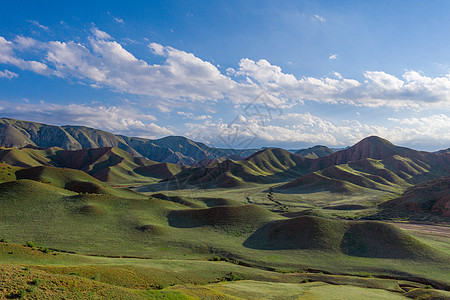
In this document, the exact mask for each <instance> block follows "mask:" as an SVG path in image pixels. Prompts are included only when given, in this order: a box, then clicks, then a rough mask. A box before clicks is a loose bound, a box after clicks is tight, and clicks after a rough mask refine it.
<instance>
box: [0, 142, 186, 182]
mask: <svg viewBox="0 0 450 300" xmlns="http://www.w3.org/2000/svg"><path fill="white" fill-rule="evenodd" d="M0 160H1V161H3V162H5V163H7V164H8V165H11V166H16V167H23V168H29V167H37V166H53V167H59V168H70V169H76V170H81V171H84V172H86V173H87V174H89V175H91V176H93V177H95V178H97V179H99V180H101V181H105V182H114V183H121V184H124V183H136V182H148V183H152V182H156V181H159V180H160V179H162V178H167V177H170V176H173V175H175V174H176V173H178V172H180V171H181V170H182V169H183V167H182V166H179V165H176V164H171V163H158V162H155V161H151V160H148V159H146V158H142V157H135V156H132V155H131V154H129V153H128V152H126V151H124V150H121V149H119V148H115V147H104V148H91V149H81V150H63V149H61V148H57V147H52V148H40V147H35V146H27V147H24V148H0Z"/></svg>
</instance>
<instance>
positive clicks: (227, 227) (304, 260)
mask: <svg viewBox="0 0 450 300" xmlns="http://www.w3.org/2000/svg"><path fill="white" fill-rule="evenodd" d="M161 198H162V197H160V198H153V197H142V196H141V197H139V198H138V197H135V198H132V197H128V198H125V197H119V196H117V195H111V194H97V193H91V194H79V193H76V192H73V191H70V190H68V189H64V188H61V187H57V186H55V185H50V184H47V183H42V182H38V181H34V180H28V179H22V180H17V181H12V182H6V183H3V184H0V220H1V222H0V232H1V235H2V238H5V239H8V240H10V241H13V242H17V243H25V242H27V241H33V242H35V243H38V244H39V245H41V246H43V247H46V248H55V249H61V250H67V251H75V252H79V253H84V254H95V255H104V256H105V255H106V256H117V257H120V256H128V257H142V258H144V257H145V258H160V259H161V258H166V259H180V258H195V259H208V258H211V257H213V256H217V257H220V258H227V259H231V260H236V261H242V262H244V263H245V264H249V265H252V266H259V267H263V268H294V269H297V270H302V269H308V268H316V269H322V270H324V271H328V272H333V273H334V272H337V273H342V272H350V273H351V272H360V271H366V272H369V271H370V272H373V273H378V274H391V275H392V274H398V272H400V273H402V274H405V276H417V277H423V278H429V279H430V280H434V281H444V282H446V281H450V279H446V278H445V276H443V274H445V272H446V271H445V269H446V266H447V264H448V262H449V258H448V255H446V254H444V253H441V252H439V251H435V250H434V249H432V248H430V247H428V246H425V245H424V244H422V243H421V242H419V241H417V240H415V239H413V238H411V237H410V236H408V235H407V234H405V233H403V232H400V231H398V230H397V229H396V228H395V227H393V226H389V225H385V224H382V223H376V222H367V223H359V222H356V223H352V222H347V221H342V220H329V219H326V218H319V217H299V218H296V219H288V218H286V217H282V216H280V215H278V214H275V213H272V212H270V211H267V210H265V209H263V208H262V207H259V206H255V205H239V204H238V203H236V202H232V201H223V200H218V199H217V198H216V199H207V198H205V197H203V198H198V199H195V200H194V202H193V203H198V204H199V207H198V208H192V207H191V206H189V205H185V204H188V203H185V204H182V203H179V202H175V201H173V199H168V200H164V199H161ZM219 199H220V198H219ZM201 203H203V207H202V205H201ZM214 203H216V204H214ZM19 223H20V226H17V225H18V224H19ZM301 228H304V230H300V229H301ZM338 228H340V229H339V230H337V229H338ZM381 233H383V234H384V235H383V234H381ZM380 234H381V236H380ZM383 236H389V237H393V239H394V241H395V242H394V243H393V244H392V243H391V239H383V238H382V237H383ZM302 243H306V244H308V245H317V246H318V247H315V248H310V247H309V248H308V247H303V246H302V245H303V244H302ZM346 243H347V244H346ZM375 246H376V247H375ZM383 247H385V248H387V249H390V251H389V252H384V253H383V252H382V251H381V250H380V249H382V248H383ZM377 249H378V250H377ZM386 253H387V254H389V255H387V254H386ZM397 258H401V259H400V260H398V259H397ZM331 262H332V263H331ZM405 262H407V263H405Z"/></svg>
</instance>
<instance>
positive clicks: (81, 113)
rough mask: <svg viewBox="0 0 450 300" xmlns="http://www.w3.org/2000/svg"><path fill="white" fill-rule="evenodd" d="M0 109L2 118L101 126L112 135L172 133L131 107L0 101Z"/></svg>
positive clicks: (152, 117)
mask: <svg viewBox="0 0 450 300" xmlns="http://www.w3.org/2000/svg"><path fill="white" fill-rule="evenodd" d="M0 112H1V114H2V115H3V116H5V117H11V118H17V119H24V120H31V121H36V122H43V123H46V122H48V121H49V120H52V124H56V125H82V126H89V127H93V128H97V129H103V130H106V131H110V132H113V133H116V134H123V135H133V136H139V137H144V138H156V137H162V136H167V135H171V134H173V131H171V130H170V129H167V128H165V127H162V126H159V125H157V124H155V123H154V122H153V121H155V120H156V118H155V117H154V116H152V115H148V114H142V113H140V112H138V111H136V110H133V109H127V108H123V107H117V106H110V107H107V106H104V105H99V106H87V105H79V104H69V105H59V104H50V103H45V102H41V103H40V104H29V103H27V104H24V103H20V104H14V103H9V102H0Z"/></svg>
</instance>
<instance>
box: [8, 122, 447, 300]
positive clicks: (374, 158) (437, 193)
mask: <svg viewBox="0 0 450 300" xmlns="http://www.w3.org/2000/svg"><path fill="white" fill-rule="evenodd" d="M11 130H12V129H11ZM54 130H56V129H54ZM82 132H84V130H81V129H80V130H79V131H77V130H75V129H73V130H72V131H71V134H79V135H81V134H82ZM86 137H89V135H86ZM183 141H184V140H179V142H180V143H184V142H183ZM69 142H70V140H69ZM370 143H372V144H370ZM69 144H70V143H69ZM369 144H370V145H369ZM74 145H75V144H74ZM180 145H181V144H180ZM186 146H187V145H186ZM191 146H192V147H195V146H194V145H191ZM173 147H177V146H176V145H173ZM189 147H190V146H189ZM374 149H375V150H374ZM405 149H406V148H401V147H397V146H394V145H392V144H390V143H388V142H386V141H382V140H378V139H373V138H372V139H369V140H365V141H363V142H361V143H358V144H357V145H355V146H354V147H351V148H349V149H348V151H347V150H345V151H346V152H341V153H338V154H335V153H332V154H329V155H328V156H323V157H321V158H317V159H309V158H304V157H300V156H298V155H294V154H291V153H289V152H287V151H285V150H282V149H264V150H261V151H259V152H257V153H255V154H253V155H251V156H250V157H249V158H247V159H246V160H244V161H234V160H229V159H225V160H214V161H210V162H208V163H207V164H206V167H202V166H200V165H199V166H198V167H190V168H188V167H182V166H179V165H174V164H169V163H156V162H153V161H150V160H147V159H144V158H137V157H133V156H131V155H130V154H129V153H128V152H126V151H124V150H121V149H118V148H98V149H81V150H74V151H67V150H62V149H60V148H47V149H42V148H37V147H27V148H22V149H15V148H8V149H0V152H1V153H0V154H1V155H0V156H1V157H2V159H3V160H4V161H5V162H6V163H8V164H6V163H3V164H1V165H0V233H1V239H0V298H1V297H9V298H14V297H15V298H49V297H66V298H96V297H99V298H111V299H154V298H162V299H164V298H169V299H188V298H189V297H193V298H195V297H199V298H219V299H220V298H233V297H235V298H249V297H255V298H258V297H262V296H263V295H265V294H266V293H270V295H272V296H273V297H275V298H277V297H278V298H286V297H293V296H294V295H297V296H298V295H300V296H302V295H303V296H305V297H318V298H326V296H327V295H329V294H330V293H331V290H332V289H333V293H336V295H346V296H348V295H351V297H355V298H367V297H369V298H370V297H374V298H381V299H383V298H386V299H388V298H389V299H391V298H393V299H395V298H396V297H403V296H408V297H411V298H417V299H419V298H421V297H443V298H445V297H447V296H448V292H446V291H445V290H449V289H450V277H449V274H448V265H449V263H450V247H449V246H448V245H449V240H448V239H449V238H450V235H448V234H447V233H445V230H439V229H436V228H427V227H420V226H425V225H417V226H419V227H415V228H414V229H411V228H409V227H405V225H404V224H399V225H398V226H397V225H395V224H389V223H384V222H374V221H367V220H363V219H370V218H378V219H383V220H385V219H388V217H386V216H387V215H386V214H393V211H398V212H401V213H404V214H405V215H402V214H399V215H397V217H401V218H404V219H405V220H407V219H408V214H409V215H410V214H411V208H413V210H412V211H413V212H414V213H416V212H418V210H417V209H418V208H419V209H421V211H420V213H423V214H425V213H426V214H427V215H429V216H433V218H431V217H429V218H428V219H426V220H428V221H431V220H433V221H434V220H435V221H436V222H438V223H440V224H442V223H445V217H446V212H447V211H446V204H447V200H446V198H445V197H446V195H447V194H448V191H447V188H448V182H447V181H448V178H442V179H437V180H434V181H431V182H424V180H426V179H433V178H434V177H436V176H438V175H440V174H443V168H442V167H440V165H439V164H440V163H442V162H439V161H438V159H437V158H435V157H434V156H432V155H431V154H430V155H428V154H424V153H422V152H417V151H413V150H410V149H406V150H405ZM325 150H326V149H325ZM371 151H375V152H374V153H371ZM364 153H370V156H371V157H361V156H364V155H363V154H364ZM402 153H403V154H405V153H406V154H407V155H406V154H405V155H406V156H407V157H404V156H401V155H400V154H402ZM192 155H193V154H192ZM439 159H441V158H439ZM11 162H15V165H16V166H17V167H12V166H10V165H9V163H11ZM55 166H60V167H61V166H63V167H64V168H58V167H55ZM167 177H170V178H169V179H167ZM160 179H162V181H160ZM417 182H420V183H419V184H418V185H417ZM112 183H114V184H115V185H113V184H112ZM125 184H130V185H133V187H132V189H130V188H123V187H117V186H123V185H125ZM405 190H406V192H405V193H404V194H403V195H402V196H401V197H400V198H399V195H400V194H401V193H402V192H404V191H405ZM399 199H400V200H399ZM383 213H384V215H383ZM407 225H409V226H411V224H407ZM399 227H401V228H402V229H399ZM441 227H442V226H441ZM436 232H438V233H436ZM443 232H444V233H443ZM6 241H9V243H7V242H6ZM387 278H389V279H387Z"/></svg>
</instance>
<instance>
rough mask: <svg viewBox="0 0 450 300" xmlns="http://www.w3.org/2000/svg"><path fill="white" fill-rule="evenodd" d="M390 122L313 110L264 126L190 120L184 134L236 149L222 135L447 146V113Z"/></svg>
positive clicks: (289, 142)
mask: <svg viewBox="0 0 450 300" xmlns="http://www.w3.org/2000/svg"><path fill="white" fill-rule="evenodd" d="M389 121H390V122H393V123H397V125H395V124H394V126H391V127H387V126H381V125H368V124H362V123H361V122H359V121H357V120H344V121H342V122H340V123H339V124H336V123H333V122H330V121H327V120H324V119H323V118H320V117H317V116H314V115H311V114H310V113H304V114H301V113H288V114H284V115H282V116H281V117H279V118H278V119H276V120H274V122H271V124H267V125H263V124H261V123H260V122H258V121H257V120H255V119H249V118H246V117H244V116H239V117H238V118H237V121H235V122H234V123H233V124H232V125H229V124H227V123H224V122H223V121H222V120H221V119H219V120H217V121H215V122H214V121H211V120H207V121H205V122H204V123H203V124H198V123H187V124H186V128H187V131H186V132H185V133H184V134H185V135H186V136H188V137H190V138H192V139H194V140H199V141H203V142H206V143H208V144H211V145H213V146H219V147H223V146H227V147H236V148H239V144H233V143H228V144H227V143H225V144H224V140H223V139H221V138H220V137H223V136H227V134H228V133H229V132H231V133H233V134H236V136H233V139H232V140H233V141H240V140H245V139H247V140H250V139H253V138H255V143H257V144H253V145H248V147H250V148H251V147H258V146H261V145H264V146H267V145H280V144H284V145H286V146H287V147H293V146H294V147H295V145H301V144H303V145H304V144H322V145H328V146H333V147H342V146H348V145H353V144H355V143H357V142H358V141H360V140H361V139H363V138H365V137H367V136H371V135H377V136H380V137H382V138H385V139H388V140H390V141H391V142H393V143H396V144H400V145H406V146H411V147H414V146H417V147H419V148H420V149H429V150H436V149H438V148H448V144H449V143H450V117H449V116H447V115H444V114H440V115H432V116H429V117H423V118H417V119H414V118H412V119H392V118H391V119H389V120H386V122H385V123H386V124H387V123H389ZM272 123H273V124H272ZM275 123H276V124H275ZM398 125H402V126H398ZM405 125H407V126H405ZM230 128H231V131H230Z"/></svg>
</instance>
